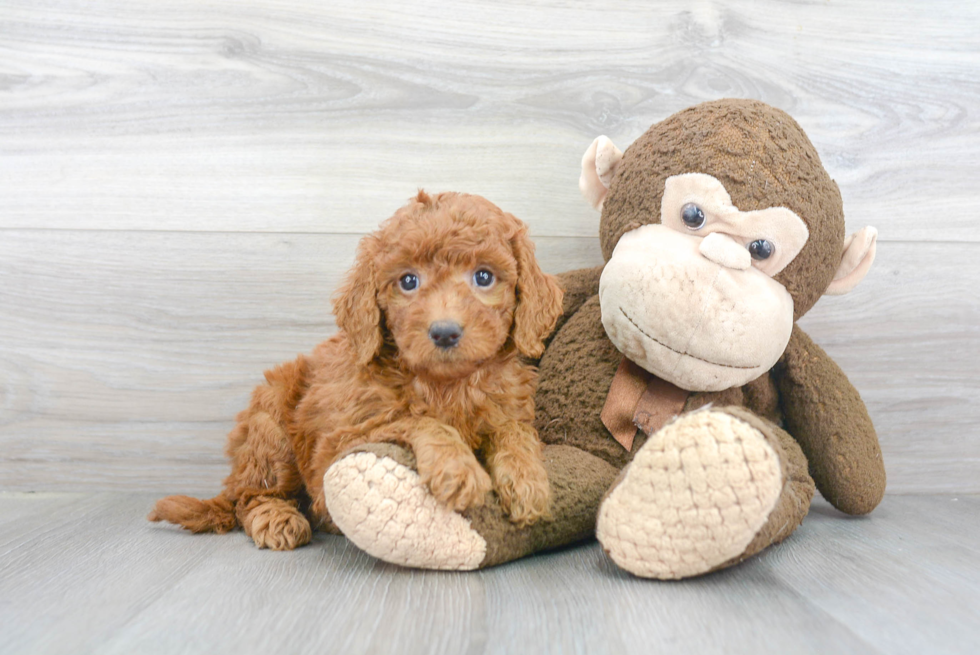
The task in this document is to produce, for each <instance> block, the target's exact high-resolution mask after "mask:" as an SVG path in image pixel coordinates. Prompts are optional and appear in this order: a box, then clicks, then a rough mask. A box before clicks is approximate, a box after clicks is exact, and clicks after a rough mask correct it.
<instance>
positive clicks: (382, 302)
mask: <svg viewBox="0 0 980 655" xmlns="http://www.w3.org/2000/svg"><path fill="white" fill-rule="evenodd" d="M561 299H562V292H561V289H560V288H559V287H558V285H557V284H556V283H555V280H554V278H553V277H551V276H550V275H545V274H544V273H543V272H542V271H541V268H540V267H539V266H538V263H537V260H536V259H535V258H534V245H533V244H532V243H531V241H530V239H528V236H527V226H526V225H524V223H522V222H521V221H519V220H518V219H516V218H515V217H514V216H512V215H511V214H507V213H505V212H503V211H501V210H500V209H499V208H498V207H497V206H496V205H494V204H492V203H490V202H489V201H487V200H485V199H483V198H481V197H479V196H472V195H465V194H458V193H442V194H439V195H436V196H434V197H432V196H429V195H428V194H426V193H425V192H423V191H420V192H419V194H418V196H417V197H415V198H414V199H413V201H412V202H410V203H409V204H408V205H406V206H405V207H402V208H401V209H399V210H398V211H397V212H396V213H395V215H394V216H392V217H391V218H389V219H388V220H387V221H385V222H384V223H382V225H381V227H380V228H379V230H378V231H377V232H375V233H373V234H369V235H368V236H366V237H364V239H362V240H361V243H360V245H359V246H358V252H357V261H356V263H355V265H354V268H353V269H352V270H351V271H350V273H349V274H348V277H347V281H346V283H345V284H344V286H343V287H342V288H341V289H340V290H339V291H338V293H337V296H336V298H335V301H334V312H335V314H336V316H337V325H338V326H339V327H340V328H341V329H342V330H344V331H345V332H346V333H347V336H348V338H349V339H350V341H351V343H352V345H353V347H354V349H355V351H356V353H357V359H358V361H359V362H360V363H362V364H366V363H367V362H369V361H371V360H372V359H373V358H374V357H375V356H377V355H378V353H379V352H380V350H381V347H382V345H383V343H384V341H385V338H386V334H387V335H390V338H391V339H392V340H393V341H394V343H395V345H396V346H397V349H398V353H399V357H400V358H401V360H402V361H403V362H404V363H405V365H406V366H408V368H409V369H411V370H413V371H414V372H416V373H417V374H425V375H430V376H433V377H438V378H453V377H461V376H464V375H468V374H470V373H472V372H473V371H474V370H475V369H476V368H477V367H478V366H479V365H480V364H481V363H483V362H484V361H486V360H488V359H490V358H491V357H493V356H494V355H495V354H496V353H498V352H499V351H501V350H503V349H505V347H507V346H508V342H509V341H510V342H512V343H513V346H514V347H516V348H517V350H518V351H519V352H520V353H521V354H523V355H526V356H528V357H539V356H540V355H541V353H542V352H543V351H544V339H545V338H546V337H547V336H548V334H549V333H550V332H551V330H552V329H553V328H554V325H555V322H556V321H557V319H558V316H559V315H560V314H561Z"/></svg>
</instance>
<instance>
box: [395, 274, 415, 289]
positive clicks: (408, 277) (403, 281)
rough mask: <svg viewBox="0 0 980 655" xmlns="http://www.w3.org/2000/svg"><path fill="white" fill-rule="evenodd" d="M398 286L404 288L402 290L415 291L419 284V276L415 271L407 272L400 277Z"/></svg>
mask: <svg viewBox="0 0 980 655" xmlns="http://www.w3.org/2000/svg"><path fill="white" fill-rule="evenodd" d="M398 286H400V287H401V288H402V291H415V289H417V288H418V286H419V276H418V275H416V274H415V273H405V275H403V276H401V277H400V278H398Z"/></svg>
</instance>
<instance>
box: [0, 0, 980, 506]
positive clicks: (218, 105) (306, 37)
mask: <svg viewBox="0 0 980 655" xmlns="http://www.w3.org/2000/svg"><path fill="white" fill-rule="evenodd" d="M978 28H980V4H977V3H963V2H956V3H954V2H935V1H932V0H930V1H926V0H919V1H916V2H903V3H891V2H885V1H884V0H861V1H854V2H846V3H845V2H838V1H823V0H820V1H812V2H782V1H758V2H757V1H751V2H750V1H734V2H724V3H722V2H693V3H688V2H676V1H664V2H657V3H635V2H628V1H627V0H621V1H616V2H602V3H566V2H558V1H553V2H549V1H535V2H528V1H527V0H520V1H516V0H515V1H500V2H486V3H474V2H463V1H461V2H454V3H437V2H421V1H415V2H411V3H408V2H397V1H394V0H390V1H385V2H365V3H333V2H327V3H324V2H317V1H314V0H292V1H278V0H249V1H248V2H241V1H231V0H219V1H214V2H208V3H202V2H198V1H197V0H183V1H179V0H175V1H173V2H150V1H148V0H125V1H124V0H96V1H93V2H80V1H79V0H59V1H55V0H6V1H5V2H4V3H3V4H2V5H0V489H6V490H122V491H129V490H150V491H164V490H166V491H187V492H197V493H208V492H211V491H215V490H216V489H217V488H218V482H219V480H220V478H221V477H222V476H223V475H224V473H225V463H224V459H223V456H222V446H223V440H224V435H225V433H226V431H227V430H228V429H229V428H230V426H231V418H232V416H233V415H234V414H235V412H236V411H237V410H238V409H240V408H241V407H242V406H243V404H244V403H245V401H246V398H247V394H248V392H249V390H250V388H251V387H252V386H253V385H254V384H255V383H256V382H257V381H258V380H260V379H261V377H260V376H261V371H262V370H263V369H264V368H265V367H267V366H269V365H272V364H275V363H277V362H279V361H282V360H284V359H287V358H291V357H292V356H294V355H295V353H297V352H300V351H304V350H308V349H309V348H310V347H312V345H313V344H315V343H316V342H317V341H319V340H320V339H322V338H324V337H325V336H326V335H328V334H330V333H331V331H332V330H333V329H334V326H333V322H332V319H331V317H330V314H329V303H328V299H329V296H330V293H331V291H332V289H333V288H334V287H335V286H336V285H337V283H338V280H339V279H340V277H341V275H342V274H343V272H344V271H345V269H346V268H347V267H348V265H349V264H350V262H351V261H352V255H353V249H354V247H355V244H356V242H357V240H358V238H359V236H360V235H362V234H364V233H365V232H367V231H370V230H371V229H372V228H373V227H374V226H375V225H376V224H377V223H378V222H379V221H380V220H382V219H383V218H385V217H387V216H388V215H390V213H391V212H392V211H393V210H394V209H395V208H396V207H398V206H399V205H400V204H402V203H403V202H404V201H405V199H406V198H407V197H408V196H410V195H411V194H412V193H413V192H414V190H415V189H416V188H418V187H425V188H426V189H429V190H461V191H469V192H473V193H479V194H482V195H485V196H487V197H488V198H490V199H491V200H493V201H495V202H496V203H497V204H499V205H500V206H502V207H503V208H505V209H506V210H508V211H511V212H513V213H515V214H516V215H518V216H520V217H522V218H523V219H524V220H526V221H527V222H528V223H529V224H530V225H531V229H532V232H533V234H534V236H535V237H536V240H537V242H538V251H539V254H540V257H541V259H542V261H543V262H544V265H545V267H546V268H547V269H548V270H550V271H552V272H558V271H561V270H566V269H570V268H575V267H580V266H587V265H594V264H597V263H599V262H600V261H601V260H600V255H599V250H598V244H597V240H596V233H597V220H598V217H597V215H596V214H595V213H594V212H593V211H592V210H591V209H589V208H588V207H587V206H586V205H585V203H584V202H583V201H582V200H581V198H580V197H579V194H578V191H577V178H578V166H579V160H580V157H581V155H582V152H583V151H584V149H585V148H586V147H587V146H588V144H589V143H590V142H591V140H592V139H593V138H594V137H595V136H597V135H599V134H607V135H609V136H610V137H611V138H612V139H613V140H614V141H615V142H617V144H619V145H620V146H621V147H625V146H626V145H628V144H629V143H630V142H631V141H632V140H633V139H634V138H636V137H637V136H638V135H639V134H641V133H642V132H643V131H644V130H645V129H646V128H647V127H648V126H649V125H650V124H652V123H653V122H656V121H658V120H660V119H662V118H664V117H666V116H668V115H669V114H671V113H673V112H675V111H677V110H679V109H682V108H684V107H687V106H689V105H692V104H695V103H698V102H701V101H704V100H709V99H715V98H719V97H751V98H758V99H761V100H765V101H766V102H769V103H771V104H773V105H776V106H778V107H780V108H782V109H785V110H786V111H788V112H789V113H791V114H792V115H793V116H794V117H795V118H796V119H797V120H798V121H799V122H800V123H801V124H802V125H803V127H804V128H805V129H806V130H807V132H808V134H809V135H810V137H811V139H812V141H813V142H814V144H815V145H816V146H817V149H818V150H819V151H820V153H821V155H822V157H823V160H824V163H825V165H826V167H827V168H828V169H829V171H830V173H831V175H832V176H833V177H834V178H835V179H836V180H837V181H838V183H839V184H840V187H841V191H842V193H843V196H844V202H845V209H846V213H847V217H848V229H849V230H850V231H853V230H855V229H858V228H860V227H862V226H864V225H866V224H873V225H875V226H877V227H878V228H879V230H880V234H881V240H880V245H879V257H878V261H877V263H876V265H875V268H874V269H873V270H872V272H871V274H870V275H869V277H868V278H867V279H866V280H865V282H864V283H863V284H862V285H861V286H860V287H858V289H856V290H855V291H854V292H852V293H851V294H850V295H849V296H845V297H843V298H829V299H825V300H824V301H822V302H821V303H820V304H818V305H817V307H816V308H815V309H814V310H813V311H812V312H811V313H810V314H809V315H808V316H807V317H806V318H805V319H804V321H803V325H804V327H805V328H806V329H807V330H808V331H809V332H810V333H811V334H812V335H813V336H814V338H815V339H816V340H817V341H818V342H819V343H821V344H822V345H824V346H825V347H826V348H827V350H828V351H829V352H830V353H831V354H832V355H833V356H834V357H835V358H836V359H837V360H838V361H839V362H840V363H841V365H842V366H843V368H844V369H845V370H846V371H847V372H848V373H849V374H850V376H851V378H852V380H853V381H854V382H855V384H856V385H857V387H858V388H859V389H860V390H861V392H862V394H863V395H864V397H865V399H866V401H867V403H868V405H869V407H870V410H871V414H872V416H873V418H874V420H875V422H876V425H877V427H878V430H879V433H880V436H881V440H882V444H883V448H884V453H885V457H886V464H887V466H888V469H889V473H890V487H889V488H890V490H891V491H892V492H896V493H903V492H905V493H909V492H954V491H955V492H972V493H977V492H980V476H977V475H976V473H975V472H976V470H977V466H978V463H980V438H978V437H980V434H978V432H980V429H978V427H977V426H978V424H980V403H978V402H976V400H975V399H976V397H977V395H978V392H980V381H978V373H977V372H978V370H980V292H978V290H977V287H978V284H980V243H978V242H980V216H978V213H980V210H978V209H977V207H978V202H977V195H978V192H977V189H978V183H977V180H978V179H980V38H978V36H977V34H978V32H980V30H978Z"/></svg>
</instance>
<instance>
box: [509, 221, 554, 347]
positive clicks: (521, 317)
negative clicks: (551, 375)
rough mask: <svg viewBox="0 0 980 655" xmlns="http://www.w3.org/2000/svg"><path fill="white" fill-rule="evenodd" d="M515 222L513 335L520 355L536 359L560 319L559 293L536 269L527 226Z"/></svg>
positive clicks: (547, 278) (541, 272)
mask: <svg viewBox="0 0 980 655" xmlns="http://www.w3.org/2000/svg"><path fill="white" fill-rule="evenodd" d="M514 221H515V222H517V223H518V225H519V226H520V227H519V228H518V230H517V231H516V233H515V234H514V236H513V238H512V239H511V247H512V248H513V250H514V257H515V259H517V309H516V310H515V312H514V327H513V331H512V336H513V339H514V345H515V346H517V350H519V351H520V353H521V354H522V355H524V356H526V357H532V358H537V357H540V356H541V354H542V353H543V352H544V340H545V339H546V338H548V335H550V334H551V331H552V330H553V329H554V327H555V323H556V322H557V321H558V318H559V317H560V316H561V311H562V304H561V301H562V290H561V287H559V286H558V282H557V280H556V279H555V277H554V276H552V275H546V274H545V273H544V271H542V270H541V267H540V266H538V260H537V259H536V258H535V257H534V243H533V242H532V241H531V239H530V238H528V236H527V226H526V225H524V224H523V223H521V222H520V221H518V220H517V219H516V218H515V219H514Z"/></svg>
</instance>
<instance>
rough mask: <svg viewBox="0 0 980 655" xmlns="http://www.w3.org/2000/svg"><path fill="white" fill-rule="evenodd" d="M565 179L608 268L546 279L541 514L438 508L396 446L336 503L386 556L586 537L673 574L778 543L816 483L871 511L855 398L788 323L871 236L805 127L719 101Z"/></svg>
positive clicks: (417, 562) (329, 492)
mask: <svg viewBox="0 0 980 655" xmlns="http://www.w3.org/2000/svg"><path fill="white" fill-rule="evenodd" d="M580 187H581V189H582V192H583V194H584V195H585V197H586V198H587V199H588V200H589V201H590V202H591V204H592V205H593V206H594V207H597V208H600V209H601V211H602V218H601V221H600V228H599V235H600V244H601V247H602V254H603V258H604V260H605V264H604V265H602V266H599V267H597V268H595V269H588V270H579V271H572V272H570V273H566V274H564V275H561V276H559V278H560V281H561V283H562V285H563V286H564V288H565V301H564V302H565V304H564V314H563V316H562V318H561V319H560V321H559V325H558V328H557V329H556V332H555V334H554V336H553V338H552V340H551V342H550V343H549V345H548V347H547V349H546V350H545V353H544V355H543V357H542V358H541V360H540V377H539V387H538V391H537V396H536V412H537V414H536V419H535V422H536V426H537V428H538V430H539V433H540V435H541V438H542V440H543V441H544V442H545V444H546V446H545V448H544V453H545V460H546V467H547V469H548V476H549V480H550V481H551V485H552V494H553V505H552V517H553V519H552V520H551V521H544V522H539V523H538V524H535V525H533V526H530V527H519V526H516V525H514V524H512V523H510V522H509V521H508V520H507V519H506V516H505V515H504V513H503V512H502V510H501V509H500V505H499V502H497V500H496V499H495V498H494V497H493V496H492V494H491V495H490V496H489V497H488V498H487V502H486V504H485V505H484V506H483V507H479V508H474V509H471V510H469V511H467V512H465V513H464V514H457V513H455V512H452V511H450V510H448V509H447V508H445V507H442V506H440V505H439V504H438V503H436V502H435V500H434V499H433V498H432V497H431V495H429V494H428V491H427V489H426V488H425V487H424V486H423V485H422V484H421V482H420V481H419V479H418V475H417V474H416V473H415V472H414V462H413V460H412V456H411V453H409V452H408V451H406V450H404V449H402V448H400V447H397V446H393V445H387V444H385V445H375V446H370V447H364V448H361V449H358V450H356V451H354V452H351V453H350V454H348V455H347V456H346V457H344V458H343V459H341V460H340V461H338V462H337V463H336V464H335V465H334V466H333V467H331V469H330V470H329V471H328V472H327V474H326V476H325V484H324V488H325V495H326V500H327V505H328V507H329V510H330V513H331V516H332V517H333V519H334V521H335V522H336V523H337V525H338V526H339V527H340V528H341V530H342V531H343V532H344V534H345V535H347V537H348V538H350V539H351V540H352V541H354V543H355V544H357V545H358V546H359V547H361V548H362V549H363V550H365V551H367V552H368V553H370V554H372V555H375V556H376V557H379V558H381V559H383V560H386V561H389V562H393V563H397V564H401V565H404V566H414V567H421V568H435V569H475V568H480V567H484V566H490V565H493V564H499V563H501V562H505V561H509V560H513V559H516V558H518V557H523V556H525V555H528V554H530V553H533V552H536V551H540V550H544V549H548V548H554V547H557V546H561V545H563V544H567V543H571V542H574V541H577V540H580V539H583V538H587V537H589V536H591V535H593V534H595V535H596V536H597V537H598V539H599V541H600V543H601V544H602V546H603V549H604V550H605V551H606V553H607V554H608V555H609V557H611V558H612V560H613V561H614V562H615V563H616V564H617V565H618V566H620V567H621V568H623V569H625V570H627V571H630V572H632V573H634V574H636V575H638V576H643V577H650V578H661V579H672V578H684V577H690V576H696V575H700V574H704V573H707V572H710V571H714V570H717V569H721V568H725V567H727V566H731V565H733V564H735V563H737V562H740V561H742V560H744V559H745V558H747V557H750V556H751V555H753V554H755V553H757V552H759V551H761V550H762V549H764V548H766V547H767V546H769V545H771V544H775V543H778V542H780V541H782V540H783V539H785V538H786V537H788V536H789V535H790V534H791V533H792V532H793V531H794V530H795V529H796V528H797V527H798V526H799V525H800V523H801V522H802V521H803V518H804V516H806V513H807V511H808V509H809V505H810V500H811V498H812V496H813V493H814V487H816V489H819V491H820V493H821V494H822V495H823V496H824V498H826V499H827V500H828V501H829V502H830V503H831V504H833V505H834V507H836V508H838V509H839V510H841V511H843V512H846V513H848V514H865V513H868V512H870V511H871V510H872V509H874V508H875V506H876V505H877V504H878V503H879V502H880V500H881V498H882V495H883V493H884V489H885V471H884V466H883V463H882V457H881V450H880V447H879V445H878V438H877V436H876V434H875V431H874V428H873V426H872V424H871V420H870V418H869V417H868V413H867V410H866V408H865V406H864V403H863V402H862V401H861V397H860V396H859V394H858V392H857V391H856V390H855V389H854V387H853V386H851V384H850V383H849V382H848V380H847V378H846V377H845V375H844V373H843V372H842V371H841V370H840V369H839V368H838V366H837V365H836V364H835V363H834V362H833V360H831V359H830V357H829V356H828V355H827V354H826V353H825V352H824V351H823V350H821V349H820V347H818V346H817V345H815V344H814V343H813V342H812V341H811V340H810V338H809V337H808V336H807V335H806V334H805V333H804V332H803V331H802V330H801V329H800V328H799V327H798V326H797V325H796V321H797V320H798V319H799V318H800V317H801V316H803V315H804V314H805V313H806V312H807V311H808V310H809V309H810V308H811V307H812V306H813V304H814V303H815V302H816V301H817V300H818V299H819V298H820V297H821V296H822V295H825V294H830V295H836V294H842V293H846V292H847V291H849V290H851V289H852V288H853V287H854V286H855V285H856V284H857V283H858V282H860V281H861V279H862V278H863V277H864V275H865V274H866V273H867V271H868V269H869V267H870V266H871V263H872V261H873V259H874V254H875V245H876V232H875V230H874V229H873V228H870V227H869V228H864V229H862V230H860V231H858V232H856V233H855V234H853V235H851V236H849V237H847V238H845V234H844V214H843V209H842V203H841V197H840V192H839V191H838V189H837V185H836V184H835V183H834V181H833V180H831V179H830V177H829V175H828V174H827V172H826V171H825V170H824V168H823V166H822V164H821V163H820V159H819V157H818V156H817V153H816V151H815V150H814V148H813V145H812V144H811V143H810V141H809V140H808V139H807V137H806V135H805V134H804V133H803V130H802V129H801V128H800V126H799V125H798V124H797V123H796V122H795V121H794V120H793V119H792V118H790V117H789V116H788V115H787V114H785V113H784V112H782V111H780V110H778V109H775V108H773V107H770V106H768V105H766V104H764V103H761V102H757V101H751V100H720V101H716V102H708V103H704V104H701V105H697V106H695V107H691V108H689V109H686V110H684V111H681V112H679V113H677V114H675V115H673V116H671V117H669V118H667V119H665V120H664V121H662V122H660V123H657V124H656V125H654V126H653V127H651V128H650V129H649V130H648V131H647V132H646V133H645V134H643V135H642V136H641V137H640V138H639V139H637V140H636V141H635V142H634V143H633V144H632V145H631V146H630V147H629V148H627V150H626V152H625V153H624V152H620V151H619V150H618V149H617V148H616V147H615V146H614V145H613V144H612V143H611V142H610V141H609V140H608V139H607V138H605V137H599V138H598V139H596V140H595V141H594V142H593V144H592V146H591V147H590V148H589V149H588V151H587V152H586V154H585V157H584V158H583V161H582V177H581V179H580Z"/></svg>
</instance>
